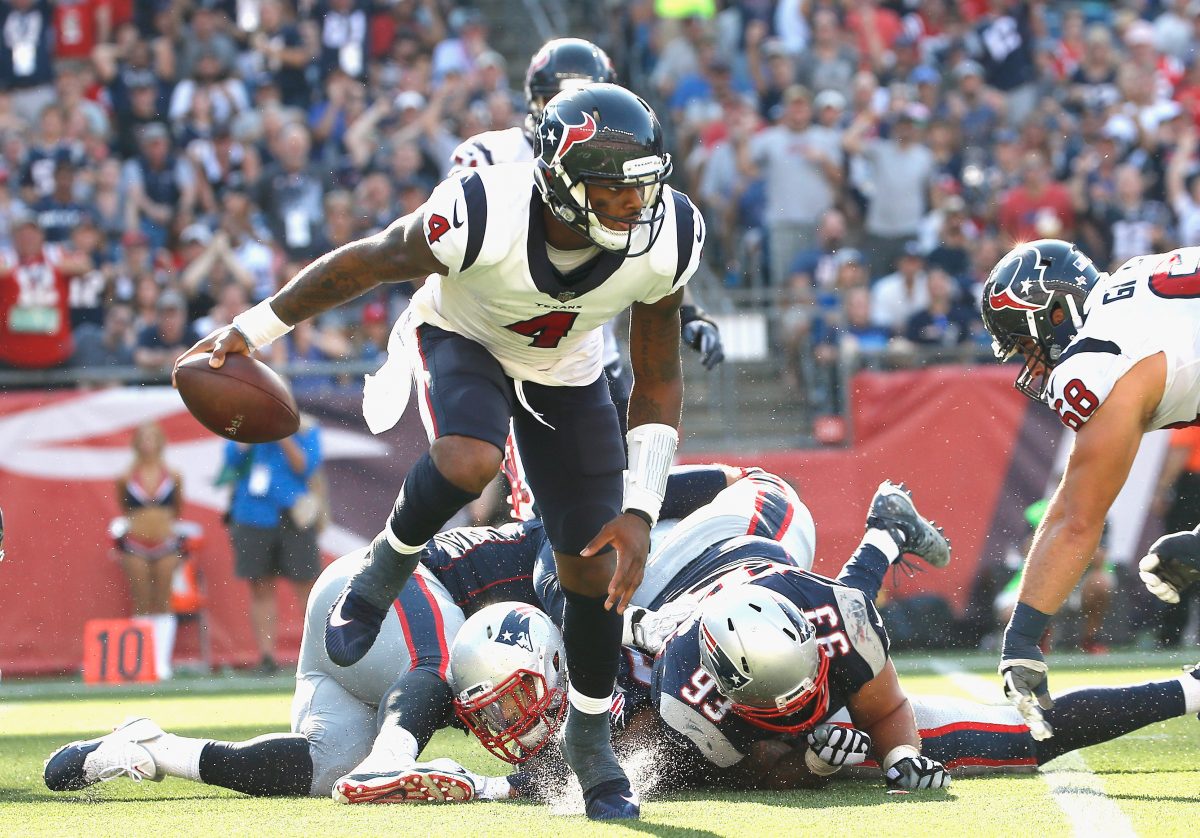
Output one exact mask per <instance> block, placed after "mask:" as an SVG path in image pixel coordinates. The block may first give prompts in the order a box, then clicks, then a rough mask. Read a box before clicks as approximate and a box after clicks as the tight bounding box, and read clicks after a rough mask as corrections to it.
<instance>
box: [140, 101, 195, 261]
mask: <svg viewBox="0 0 1200 838" xmlns="http://www.w3.org/2000/svg"><path fill="white" fill-rule="evenodd" d="M124 181H125V189H126V193H127V195H128V199H127V202H126V207H125V212H126V227H127V228H128V229H130V230H141V231H142V232H143V233H145V234H146V237H147V238H148V239H149V241H150V245H151V247H153V248H155V249H157V248H160V247H163V246H164V245H165V244H166V243H167V238H168V236H170V235H172V234H173V233H177V232H178V231H180V230H182V229H183V228H184V227H186V226H187V225H188V224H189V223H191V214H192V207H193V206H194V204H195V199H196V182H195V172H194V170H193V169H192V166H191V164H190V163H189V162H188V161H187V160H186V159H185V158H182V157H176V156H175V154H174V152H173V150H172V148H171V135H170V132H169V131H167V127H166V126H165V125H163V124H162V123H160V122H151V123H150V124H148V125H147V126H146V127H145V128H144V129H142V137H141V154H139V155H138V156H137V157H136V158H134V159H132V160H129V161H128V162H127V163H126V164H125V170H124Z"/></svg>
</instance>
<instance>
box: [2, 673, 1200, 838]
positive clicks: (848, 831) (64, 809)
mask: <svg viewBox="0 0 1200 838" xmlns="http://www.w3.org/2000/svg"><path fill="white" fill-rule="evenodd" d="M941 660H942V661H945V662H947V663H950V664H953V665H957V664H958V661H956V660H955V659H953V658H942V659H941ZM1194 660H1195V659H1194V658H1193V659H1192V661H1191V662H1194ZM1135 661H1136V662H1135ZM1147 661H1149V664H1147ZM1185 662H1187V661H1186V660H1185V659H1184V658H1182V657H1179V656H1164V655H1151V654H1146V655H1139V656H1136V657H1133V656H1124V657H1119V658H1111V659H1108V661H1107V663H1104V662H1103V661H1102V662H1101V663H1100V665H1096V664H1095V663H1094V662H1093V661H1087V660H1081V659H1078V658H1074V659H1071V658H1068V657H1066V656H1060V657H1059V658H1058V659H1057V660H1056V661H1054V662H1052V665H1056V668H1055V669H1054V670H1053V671H1052V680H1051V683H1052V685H1053V686H1054V688H1055V689H1056V690H1063V689H1066V688H1069V687H1073V686H1081V685H1084V684H1123V683H1134V682H1137V681H1142V680H1158V679H1163V678H1168V677H1174V676H1175V675H1177V674H1178V673H1179V665H1180V664H1182V663H1185ZM900 664H901V671H902V674H903V677H904V683H905V685H906V687H907V689H908V690H909V691H910V692H912V693H935V694H948V695H958V696H963V697H967V696H968V693H967V692H965V691H964V690H965V689H970V688H971V686H972V684H971V683H970V682H969V679H967V681H964V679H962V678H961V677H959V678H957V679H952V678H950V677H948V676H947V675H945V674H939V673H938V672H937V671H936V665H935V666H934V667H933V668H931V667H930V664H929V661H927V660H925V659H916V658H909V659H908V660H901V661H900ZM990 664H991V661H990V659H989V658H980V657H973V658H971V659H970V660H969V661H968V665H966V666H965V668H966V670H967V671H968V672H969V673H972V674H975V675H978V676H980V677H982V678H984V679H988V680H990V681H992V682H995V680H996V679H995V676H994V674H991V672H990V671H989V670H990ZM1081 664H1086V665H1087V667H1088V668H1086V669H1085V668H1083V666H1081ZM945 665H946V664H945V663H943V664H941V666H942V668H943V669H944V668H945ZM974 683H975V685H978V684H979V683H980V682H978V681H976V682H974ZM997 689H998V688H997ZM290 699H291V696H290V683H289V682H288V681H287V680H285V679H277V680H274V681H271V682H267V683H265V684H264V683H262V682H258V683H255V682H252V681H249V679H224V680H221V679H217V680H214V681H190V682H188V681H180V682H176V683H174V684H171V685H169V686H168V687H165V688H161V687H160V688H156V689H154V690H153V691H147V690H144V689H143V690H138V689H121V690H117V691H114V692H87V693H85V692H83V691H82V688H81V687H79V686H78V685H73V684H72V685H61V684H59V685H28V686H24V685H16V686H13V685H9V684H8V682H6V683H5V686H3V687H0V835H4V836H9V835H13V836H16V835H55V836H63V835H70V836H74V835H122V836H128V835H139V836H156V837H157V836H166V835H183V834H187V835H206V836H207V835H222V836H226V835H246V834H254V835H260V836H262V835H278V834H286V835H309V836H325V835H328V836H340V835H348V836H351V835H352V836H358V835H375V834H385V833H387V832H391V833H395V832H396V831H397V830H400V834H403V835H439V836H440V835H459V836H477V835H506V836H511V835H514V834H517V835H522V834H532V833H535V832H539V833H542V834H552V835H553V834H570V835H576V834H579V835H586V834H592V833H596V834H599V833H600V832H601V831H604V832H607V833H612V832H621V831H625V832H631V833H632V832H643V833H650V834H654V835H700V836H704V835H721V836H725V835H750V836H767V835H797V834H814V833H819V834H821V835H823V836H835V835H853V836H864V835H873V834H877V835H913V834H916V835H942V836H957V835H970V836H972V838H976V837H977V836H986V835H1006V836H1011V835H1019V836H1049V835H1067V834H1072V833H1073V832H1074V831H1075V828H1074V827H1075V826H1076V825H1075V824H1073V822H1072V821H1071V820H1070V818H1069V817H1068V815H1067V814H1065V813H1064V806H1065V807H1066V809H1068V810H1073V811H1083V812H1084V813H1085V816H1087V815H1089V814H1090V815H1091V816H1093V817H1095V816H1097V815H1100V816H1102V817H1103V818H1104V823H1103V826H1104V827H1109V828H1101V829H1100V830H1099V831H1098V832H1095V833H1093V834H1103V835H1107V834H1116V833H1117V832H1118V831H1120V829H1121V828H1128V827H1132V830H1133V831H1134V832H1136V833H1137V834H1139V835H1172V836H1184V835H1195V834H1197V827H1196V821H1197V816H1200V767H1198V763H1200V722H1198V721H1197V720H1196V719H1195V718H1193V717H1186V718H1182V719H1176V720H1173V721H1171V722H1167V723H1164V724H1160V725H1154V726H1152V727H1149V728H1146V729H1143V730H1141V731H1138V732H1137V733H1135V734H1133V735H1131V736H1128V737H1125V738H1124V739H1122V740H1119V741H1116V742H1112V743H1109V744H1106V745H1102V746H1099V747H1096V748H1092V749H1090V750H1088V751H1086V752H1083V754H1082V756H1083V759H1082V761H1081V760H1079V759H1073V758H1072V757H1066V758H1064V759H1063V760H1059V761H1058V762H1056V763H1054V764H1052V769H1053V770H1047V771H1043V772H1042V773H1040V774H1028V775H1016V776H1003V777H1001V776H990V777H977V778H958V779H956V780H955V782H954V785H953V786H952V787H951V788H950V789H949V790H948V791H946V792H938V793H926V794H924V795H917V794H914V795H909V796H887V795H885V794H884V790H883V785H882V782H881V781H878V782H876V781H871V782H868V781H853V780H845V781H839V782H837V783H835V784H833V785H832V786H831V787H829V788H827V789H825V790H823V791H820V792H807V793H805V792H795V793H755V794H749V793H717V792H703V793H687V794H678V795H668V796H659V797H656V798H653V799H651V800H649V801H648V802H647V803H646V805H645V806H644V807H643V820H642V821H640V822H638V823H635V824H631V825H621V826H603V827H601V826H594V825H592V824H590V823H588V822H587V821H586V820H585V819H584V818H583V816H582V814H560V813H556V812H554V811H552V810H551V809H550V808H547V807H545V806H542V805H534V804H528V803H503V804H502V803H491V804H474V805H468V806H457V807H454V806H448V807H433V806H357V807H355V806H339V805H337V804H334V803H333V802H332V801H330V800H318V799H302V800H255V799H251V798H247V797H244V796H242V795H239V794H236V793H233V792H227V791H223V790H221V789H215V788H209V787H207V786H202V785H199V784H195V783H189V782H186V781H183V780H177V779H171V778H168V779H167V780H165V781H164V782H162V783H141V784H137V783H133V782H129V781H124V780H118V781H114V782H111V783H105V784H101V785H99V786H95V787H93V788H91V789H88V790H86V791H85V792H81V793H77V794H57V795H56V794H52V793H51V792H49V791H47V790H46V788H45V786H44V785H43V784H42V779H41V771H42V762H43V760H44V759H45V758H46V757H47V756H48V755H49V753H50V752H51V751H52V750H54V749H55V748H56V747H58V746H59V745H61V744H63V743H65V742H68V741H70V740H72V739H78V738H90V737H92V736H96V735H98V734H99V733H101V732H103V731H106V730H109V729H111V728H112V727H113V726H114V725H115V724H117V723H118V722H120V721H121V720H122V719H123V718H124V717H125V716H126V715H129V714H139V715H149V716H150V717H151V718H153V719H154V720H155V721H157V722H158V723H159V724H161V725H162V726H163V727H164V728H165V729H167V730H170V731H172V732H175V733H180V734H185V735H187V734H190V735H196V736H208V737H212V738H220V739H226V740H238V739H244V738H247V737H251V736H255V735H258V734H261V733H268V732H273V731H282V730H286V729H287V726H288V713H289V706H290ZM426 753H427V755H428V754H434V755H446V756H452V757H454V758H456V759H458V760H459V761H461V762H462V763H463V764H465V765H467V766H469V767H472V768H475V769H477V770H482V771H489V772H491V773H499V769H500V768H501V763H499V762H497V761H495V760H494V759H493V758H492V757H490V756H488V755H487V754H486V753H485V752H484V751H483V750H482V749H481V748H479V747H478V746H477V745H475V744H474V742H473V740H468V739H467V738H466V737H465V736H463V735H462V734H458V733H454V732H451V731H443V732H442V733H441V734H439V735H438V736H437V737H436V738H435V739H434V740H433V742H432V743H431V745H430V748H429V749H428V750H427V752H426ZM1089 769H1090V770H1089ZM1052 788H1057V789H1058V794H1057V796H1056V794H1055V793H1054V791H1053V790H1052ZM1060 803H1061V804H1062V805H1060ZM1106 807H1108V808H1106ZM1122 817H1123V818H1126V819H1127V820H1128V822H1127V823H1126V822H1124V821H1123V820H1122Z"/></svg>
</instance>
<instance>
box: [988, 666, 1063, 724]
mask: <svg viewBox="0 0 1200 838" xmlns="http://www.w3.org/2000/svg"><path fill="white" fill-rule="evenodd" d="M1039 657H1040V655H1039ZM1047 671H1048V670H1047V667H1046V662H1045V661H1043V660H1031V659H1027V658H1026V659H1021V658H1016V659H1011V660H1003V661H1001V662H1000V677H1002V678H1003V679H1004V697H1005V698H1007V699H1008V700H1009V701H1011V702H1012V704H1013V706H1015V707H1016V708H1017V710H1018V711H1020V713H1021V718H1023V719H1024V720H1025V724H1026V725H1028V726H1029V733H1030V735H1031V736H1033V738H1034V739H1037V740H1038V741H1041V740H1043V739H1049V738H1050V737H1051V736H1053V735H1054V728H1052V727H1051V726H1050V723H1049V722H1047V721H1046V719H1045V717H1044V716H1043V715H1042V711H1043V710H1049V709H1050V708H1051V707H1053V706H1054V699H1052V698H1050V683H1049V680H1048V679H1047V677H1046V673H1047Z"/></svg>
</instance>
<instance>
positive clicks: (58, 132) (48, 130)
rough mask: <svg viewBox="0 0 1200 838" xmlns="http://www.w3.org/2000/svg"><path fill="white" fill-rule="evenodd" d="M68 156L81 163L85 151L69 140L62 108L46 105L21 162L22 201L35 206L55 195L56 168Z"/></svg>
mask: <svg viewBox="0 0 1200 838" xmlns="http://www.w3.org/2000/svg"><path fill="white" fill-rule="evenodd" d="M64 156H69V157H70V159H71V160H73V161H74V162H82V158H83V150H82V149H81V148H80V147H79V145H78V144H77V143H73V142H71V141H70V139H69V138H68V137H67V136H66V126H65V122H64V115H63V111H62V108H60V107H58V105H56V104H50V105H47V106H46V107H45V108H43V109H42V112H41V114H40V115H39V116H38V134H37V137H36V138H35V139H33V140H32V141H31V142H30V144H29V148H28V150H27V151H26V152H25V157H24V159H23V160H22V161H21V197H22V199H23V200H24V201H25V203H26V204H29V205H31V206H32V205H33V204H35V203H37V201H38V200H39V199H41V198H44V197H46V196H48V195H49V194H50V193H51V192H53V191H54V168H55V164H56V162H57V161H58V160H61V159H63V157H64Z"/></svg>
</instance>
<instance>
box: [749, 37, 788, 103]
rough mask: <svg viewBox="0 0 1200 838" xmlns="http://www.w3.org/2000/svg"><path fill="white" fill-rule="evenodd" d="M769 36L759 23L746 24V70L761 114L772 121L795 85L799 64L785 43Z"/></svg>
mask: <svg viewBox="0 0 1200 838" xmlns="http://www.w3.org/2000/svg"><path fill="white" fill-rule="evenodd" d="M767 34H768V27H767V25H766V24H765V23H763V22H762V21H760V20H754V21H750V22H749V23H747V24H746V67H747V69H748V71H749V73H750V78H751V80H752V81H753V82H754V90H755V92H756V93H757V95H758V112H759V114H760V115H761V116H762V117H763V118H764V119H767V120H773V119H774V118H775V116H776V115H777V112H778V109H779V108H781V107H782V104H783V92H784V91H785V90H787V89H788V88H789V87H791V86H792V85H794V84H796V62H795V61H793V60H792V55H791V53H789V52H788V49H787V45H786V44H784V43H783V41H781V40H779V39H776V38H767Z"/></svg>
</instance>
